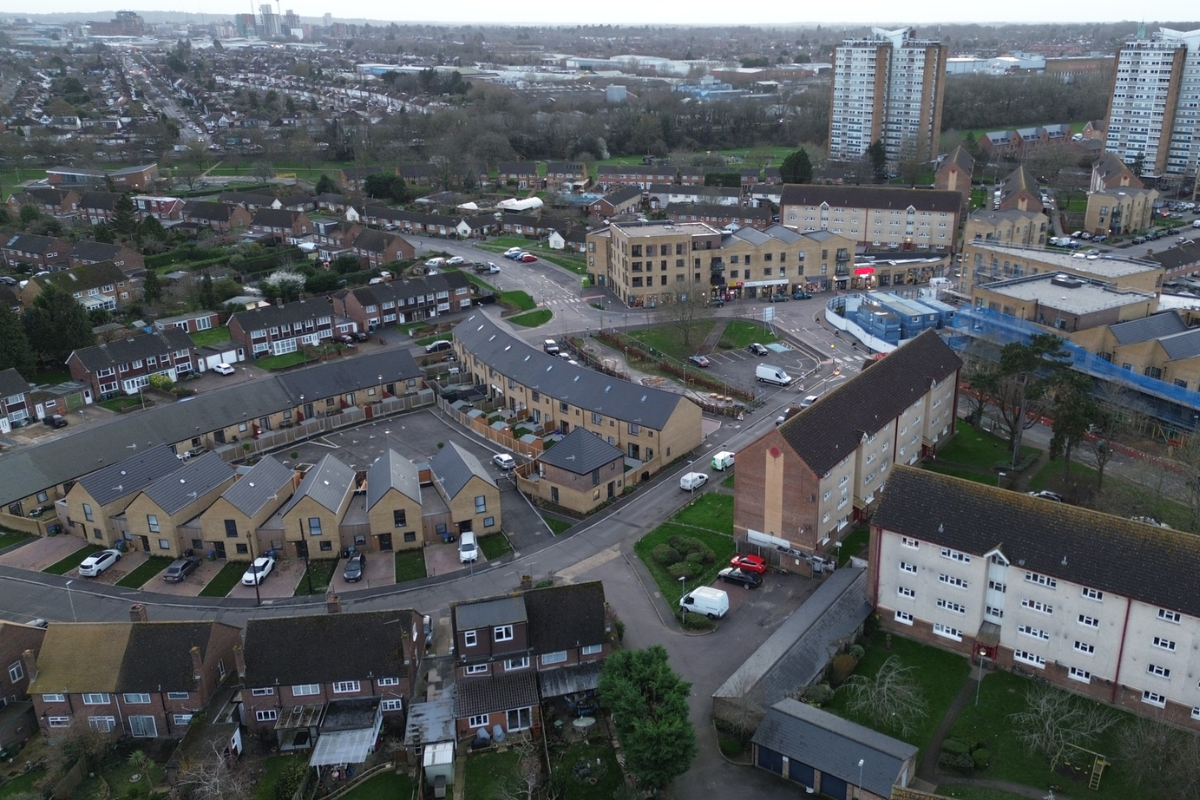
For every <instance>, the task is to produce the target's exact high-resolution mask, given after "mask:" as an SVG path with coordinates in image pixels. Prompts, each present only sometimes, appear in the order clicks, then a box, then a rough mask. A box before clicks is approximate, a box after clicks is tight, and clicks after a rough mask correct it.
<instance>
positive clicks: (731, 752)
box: [717, 736, 742, 758]
mask: <svg viewBox="0 0 1200 800" xmlns="http://www.w3.org/2000/svg"><path fill="white" fill-rule="evenodd" d="M717 744H718V745H719V746H720V748H721V753H722V754H723V755H724V756H726V757H727V758H737V757H738V756H740V755H741V754H742V740H741V739H739V738H738V737H736V736H719V737H717Z"/></svg>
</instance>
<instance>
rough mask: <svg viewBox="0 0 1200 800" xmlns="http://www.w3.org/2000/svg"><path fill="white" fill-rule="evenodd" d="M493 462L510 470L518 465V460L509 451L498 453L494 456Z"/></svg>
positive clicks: (501, 467)
mask: <svg viewBox="0 0 1200 800" xmlns="http://www.w3.org/2000/svg"><path fill="white" fill-rule="evenodd" d="M492 463H493V464H495V465H496V466H497V467H499V468H500V469H503V470H510V469H512V468H513V467H515V466H516V465H517V460H516V459H515V458H513V457H512V456H510V455H509V454H508V453H496V455H494V456H492Z"/></svg>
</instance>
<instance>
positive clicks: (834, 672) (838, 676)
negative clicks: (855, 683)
mask: <svg viewBox="0 0 1200 800" xmlns="http://www.w3.org/2000/svg"><path fill="white" fill-rule="evenodd" d="M857 668H858V659H857V658H855V657H854V656H852V655H850V654H849V653H842V654H840V655H837V656H834V659H833V663H832V664H831V665H830V667H829V683H830V684H832V685H833V686H834V687H838V686H841V685H842V684H843V683H845V682H846V679H847V678H849V677H850V676H851V675H853V674H854V670H855V669H857Z"/></svg>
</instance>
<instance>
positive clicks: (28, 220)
mask: <svg viewBox="0 0 1200 800" xmlns="http://www.w3.org/2000/svg"><path fill="white" fill-rule="evenodd" d="M41 217H42V212H41V211H40V210H38V207H37V206H35V205H33V204H31V203H26V204H25V205H23V206H21V215H20V217H19V219H20V220H21V227H22V228H26V229H28V228H29V226H30V225H32V224H33V223H35V222H37V221H38V220H39V219H41Z"/></svg>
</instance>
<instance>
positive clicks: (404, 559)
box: [396, 548, 425, 583]
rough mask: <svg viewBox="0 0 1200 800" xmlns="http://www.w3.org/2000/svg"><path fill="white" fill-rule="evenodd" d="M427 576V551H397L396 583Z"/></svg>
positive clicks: (418, 549)
mask: <svg viewBox="0 0 1200 800" xmlns="http://www.w3.org/2000/svg"><path fill="white" fill-rule="evenodd" d="M424 577H425V552H424V551H423V550H421V549H420V548H417V549H416V550H401V551H399V552H398V553H396V583H404V582H405V581H415V580H419V579H420V578H424Z"/></svg>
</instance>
